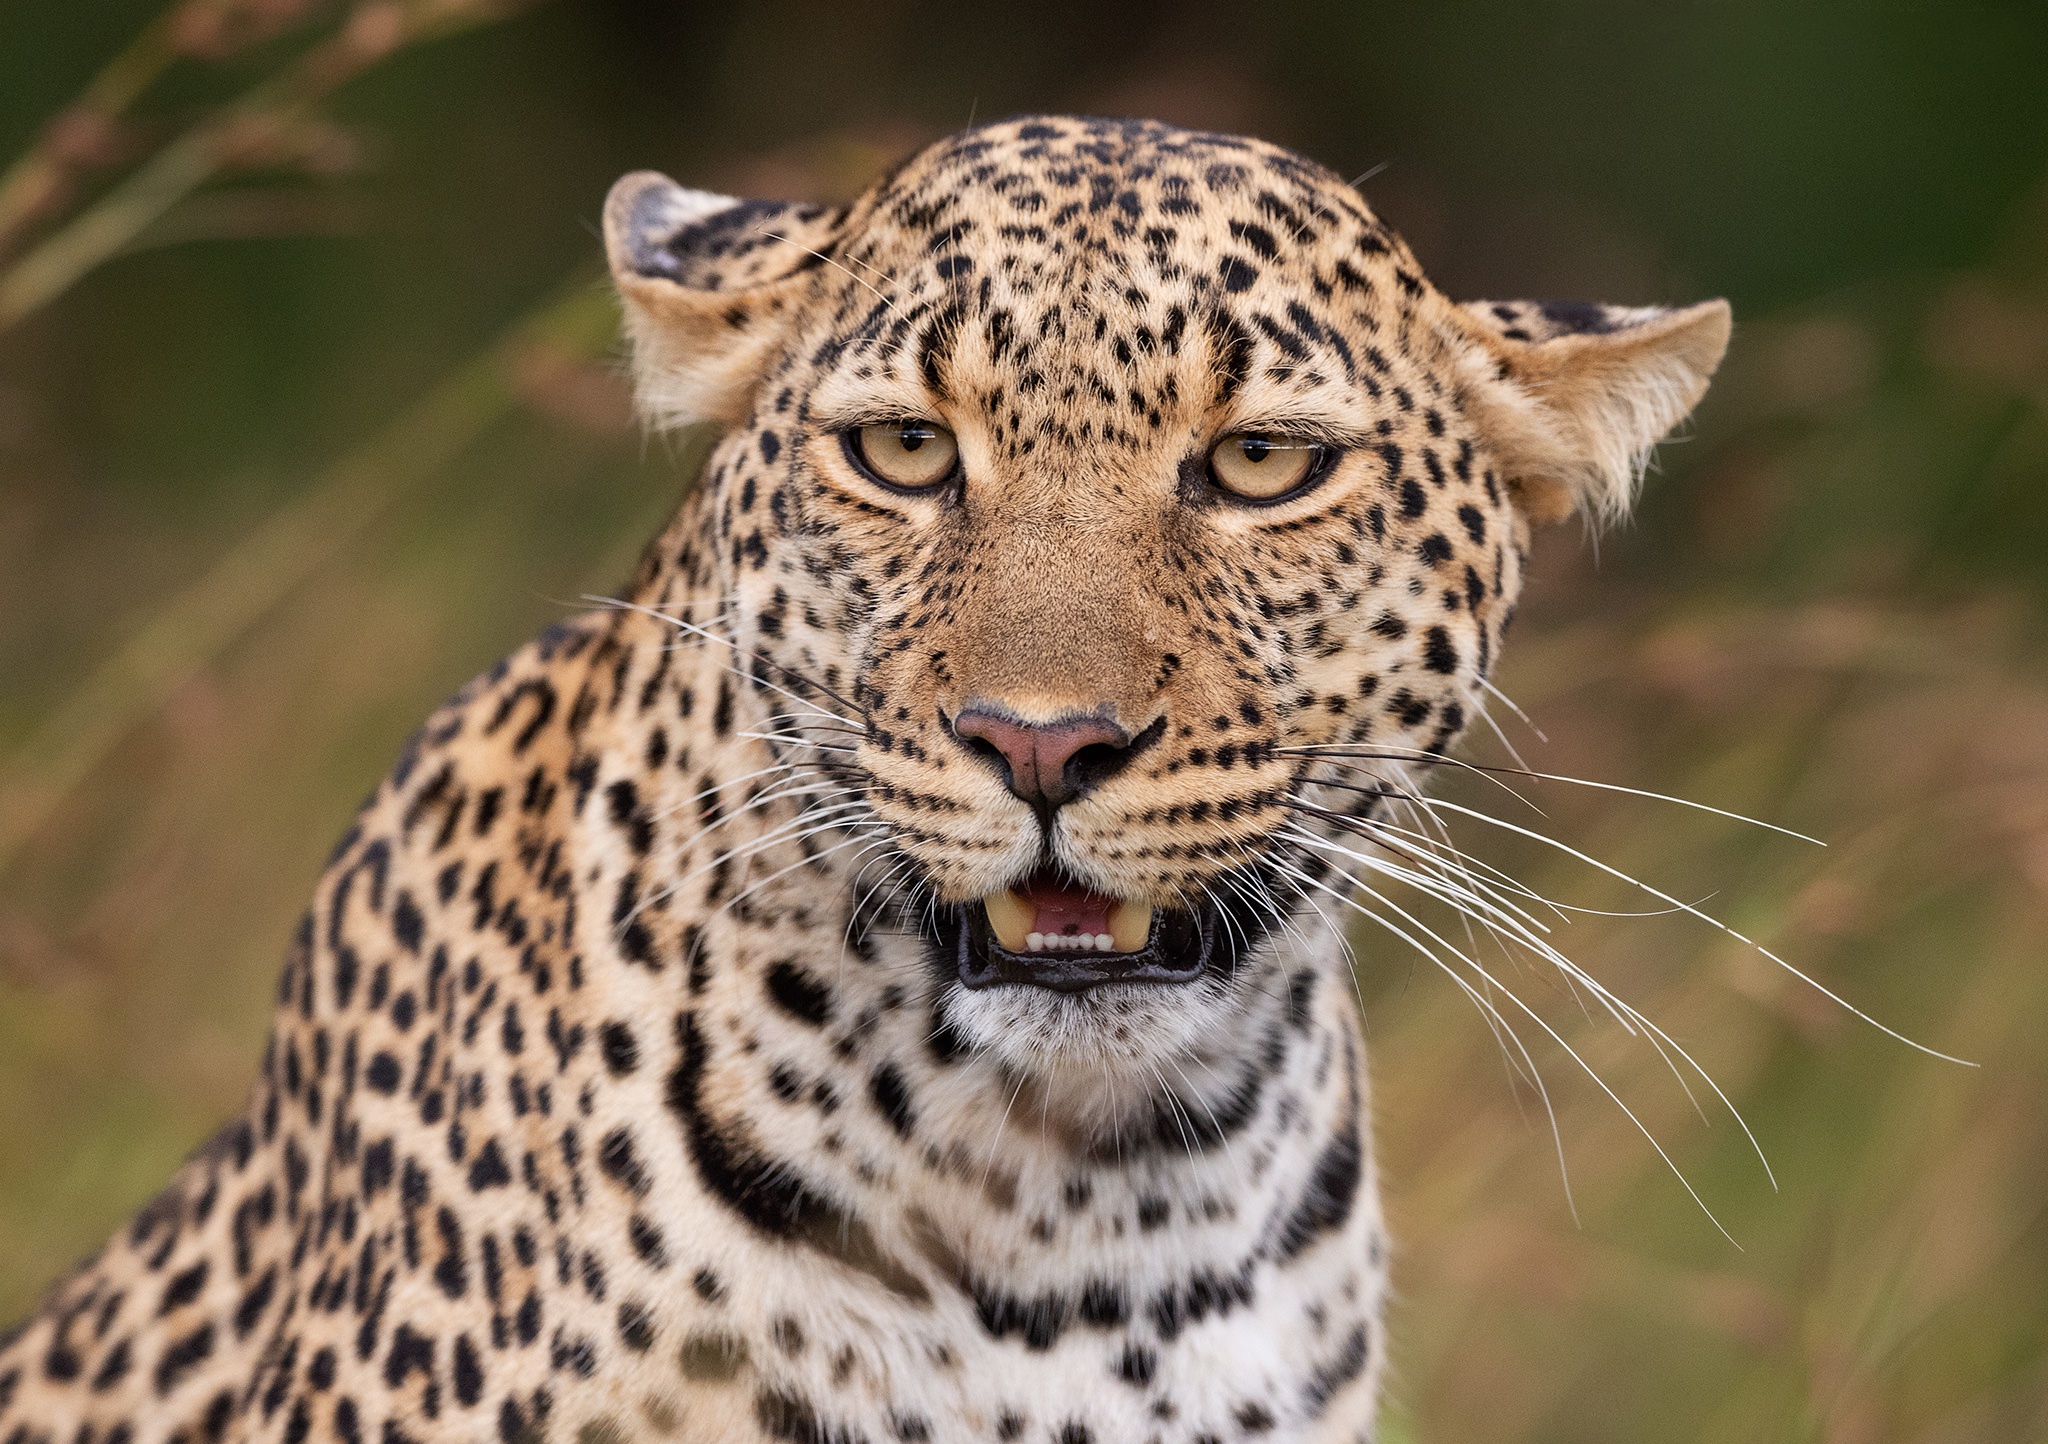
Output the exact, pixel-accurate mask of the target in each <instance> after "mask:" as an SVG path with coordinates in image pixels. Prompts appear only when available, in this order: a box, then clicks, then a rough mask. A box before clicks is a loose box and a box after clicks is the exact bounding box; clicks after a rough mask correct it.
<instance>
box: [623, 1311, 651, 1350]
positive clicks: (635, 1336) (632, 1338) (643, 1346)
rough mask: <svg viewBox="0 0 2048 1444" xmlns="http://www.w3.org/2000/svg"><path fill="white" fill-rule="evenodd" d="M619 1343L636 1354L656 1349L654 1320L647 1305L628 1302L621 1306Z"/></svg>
mask: <svg viewBox="0 0 2048 1444" xmlns="http://www.w3.org/2000/svg"><path fill="white" fill-rule="evenodd" d="M619 1342H620V1343H622V1344H624V1345H625V1346H626V1347H627V1348H629V1349H631V1350H632V1351H633V1352H634V1353H636V1354H644V1353H646V1352H647V1351H648V1350H649V1349H651V1348H653V1347H654V1319H653V1317H652V1316H651V1315H650V1314H649V1313H648V1312H647V1306H646V1305H645V1304H638V1303H634V1302H632V1301H631V1300H628V1301H627V1302H625V1303H623V1304H620V1305H619Z"/></svg>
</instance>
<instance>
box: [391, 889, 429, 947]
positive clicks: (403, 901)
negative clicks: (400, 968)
mask: <svg viewBox="0 0 2048 1444" xmlns="http://www.w3.org/2000/svg"><path fill="white" fill-rule="evenodd" d="M426 921H427V920H426V919H425V918H424V917H422V916H421V915H420V906H419V904H418V903H416V902H414V901H413V899H412V894H411V893H409V892H406V891H404V890H402V889H401V890H400V892H399V894H398V897H397V900H396V901H394V902H393V903H392V904H391V935H392V936H393V937H395V938H397V939H398V941H399V944H400V945H401V946H402V947H404V949H405V950H406V951H407V952H409V953H418V952H419V950H420V935H421V934H422V933H423V932H424V931H425V929H426Z"/></svg>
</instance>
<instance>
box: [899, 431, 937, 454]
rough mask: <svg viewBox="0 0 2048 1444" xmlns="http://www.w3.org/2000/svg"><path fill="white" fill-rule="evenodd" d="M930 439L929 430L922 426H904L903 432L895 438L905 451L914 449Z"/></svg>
mask: <svg viewBox="0 0 2048 1444" xmlns="http://www.w3.org/2000/svg"><path fill="white" fill-rule="evenodd" d="M931 439H932V434H931V432H929V431H927V430H926V429H925V428H924V427H922V426H906V427H904V428H903V434H902V435H901V436H900V437H899V438H898V439H897V444H898V445H899V446H901V447H902V448H903V449H904V450H905V451H915V450H917V449H918V448H919V447H920V446H923V445H924V444H925V443H926V442H927V441H930V440H931Z"/></svg>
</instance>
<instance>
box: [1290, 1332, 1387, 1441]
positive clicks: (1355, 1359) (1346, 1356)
mask: <svg viewBox="0 0 2048 1444" xmlns="http://www.w3.org/2000/svg"><path fill="white" fill-rule="evenodd" d="M1371 1356H1372V1351H1371V1348H1370V1346H1369V1343H1368V1341H1367V1339H1366V1334H1365V1326H1364V1325H1363V1324H1360V1325H1359V1326H1358V1327H1357V1328H1355V1329H1353V1330H1352V1331H1351V1336H1350V1337H1349V1338H1347V1339H1346V1340H1345V1341H1344V1347H1343V1348H1342V1349H1341V1350H1339V1351H1338V1353H1337V1356H1336V1357H1335V1358H1332V1359H1327V1360H1325V1361H1324V1362H1322V1363H1320V1364H1318V1365H1316V1370H1315V1372H1314V1373H1313V1374H1311V1375H1309V1380H1308V1383H1307V1384H1306V1385H1304V1386H1303V1388H1302V1391H1301V1402H1302V1407H1303V1408H1305V1409H1306V1410H1307V1411H1308V1415H1309V1417H1310V1418H1311V1419H1314V1418H1320V1417H1321V1415H1322V1412H1323V1410H1324V1409H1325V1408H1327V1407H1328V1406H1329V1403H1330V1400H1331V1399H1332V1398H1333V1397H1334V1396H1335V1395H1336V1393H1337V1391H1338V1390H1340V1389H1342V1388H1343V1387H1344V1386H1345V1385H1346V1384H1348V1383H1350V1382H1351V1381H1352V1380H1353V1379H1356V1378H1357V1377H1358V1376H1359V1375H1360V1374H1362V1373H1363V1372H1365V1364H1366V1360H1367V1359H1369V1358H1370V1357H1371Z"/></svg>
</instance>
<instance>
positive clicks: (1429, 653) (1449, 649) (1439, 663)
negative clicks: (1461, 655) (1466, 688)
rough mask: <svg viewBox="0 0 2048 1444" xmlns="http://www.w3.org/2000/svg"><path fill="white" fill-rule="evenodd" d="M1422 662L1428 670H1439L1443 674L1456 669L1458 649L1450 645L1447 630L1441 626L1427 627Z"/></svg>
mask: <svg viewBox="0 0 2048 1444" xmlns="http://www.w3.org/2000/svg"><path fill="white" fill-rule="evenodd" d="M1422 662H1423V665H1424V666H1426V667H1428V668H1429V670H1430V671H1432V672H1441V673H1443V674H1444V675H1445V676H1449V675H1450V674H1451V673H1453V672H1455V671H1457V670H1458V649H1457V648H1456V647H1454V646H1452V645H1451V634H1450V633H1449V632H1446V631H1445V630H1444V629H1443V628H1442V627H1431V628H1430V629H1429V632H1428V635H1427V637H1426V638H1425V642H1424V646H1423V652H1422Z"/></svg>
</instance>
